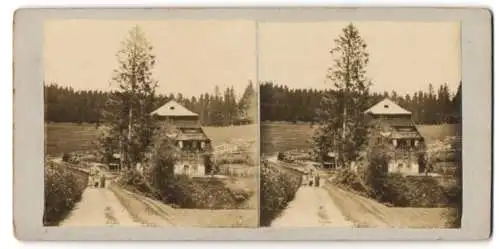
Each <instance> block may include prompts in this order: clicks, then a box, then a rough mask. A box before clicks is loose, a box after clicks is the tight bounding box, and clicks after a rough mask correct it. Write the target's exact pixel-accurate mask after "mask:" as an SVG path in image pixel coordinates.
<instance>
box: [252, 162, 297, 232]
mask: <svg viewBox="0 0 500 249" xmlns="http://www.w3.org/2000/svg"><path fill="white" fill-rule="evenodd" d="M301 181H302V176H301V174H300V173H298V172H293V171H291V170H286V169H281V168H278V167H275V166H271V165H266V164H263V165H262V164H261V170H260V217H259V218H260V225H262V226H269V225H270V224H271V222H272V221H273V220H274V219H275V218H276V217H277V216H278V215H279V214H280V213H281V212H282V211H283V210H284V209H285V208H286V206H287V205H288V203H289V202H290V201H292V200H293V198H294V197H295V193H296V192H297V190H298V189H299V187H300V184H301Z"/></svg>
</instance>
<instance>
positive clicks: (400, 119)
mask: <svg viewBox="0 0 500 249" xmlns="http://www.w3.org/2000/svg"><path fill="white" fill-rule="evenodd" d="M365 114H366V116H367V119H368V122H370V123H371V124H372V127H375V129H372V130H371V131H370V134H369V141H368V143H369V145H370V146H374V145H387V149H388V150H389V151H386V152H387V153H388V154H389V156H390V161H389V165H388V168H387V169H386V170H387V172H389V173H396V172H397V173H402V174H405V175H418V174H420V173H423V172H424V169H425V166H424V164H423V163H422V162H421V160H422V157H423V152H424V150H425V143H424V139H423V137H422V135H421V134H420V132H419V131H418V130H417V128H416V126H415V124H414V123H413V122H412V120H411V112H409V111H408V110H405V109H404V108H402V107H401V106H399V105H397V104H396V103H394V102H393V101H391V100H390V99H388V98H386V99H384V100H382V101H380V102H379V103H377V104H375V105H374V106H372V107H371V108H369V109H367V110H366V111H365Z"/></svg>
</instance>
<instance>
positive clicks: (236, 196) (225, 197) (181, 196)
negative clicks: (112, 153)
mask: <svg viewBox="0 0 500 249" xmlns="http://www.w3.org/2000/svg"><path fill="white" fill-rule="evenodd" d="M150 183H151V184H150ZM119 184H120V185H122V186H124V187H125V188H127V189H129V190H132V191H135V192H138V193H142V194H144V195H146V196H148V197H151V198H155V199H158V200H161V201H162V202H163V203H165V204H169V205H171V206H173V207H175V208H193V209H244V208H246V206H245V202H246V201H247V200H248V199H250V197H251V196H252V195H253V194H254V193H253V192H252V191H247V190H243V189H235V188H229V187H227V185H226V183H225V182H224V180H221V179H217V178H212V177H207V178H191V177H188V176H184V175H175V176H174V175H168V176H166V177H165V178H164V180H163V181H161V182H158V183H157V184H158V186H155V185H154V184H152V182H151V181H150V180H148V178H146V177H144V176H142V175H141V174H140V173H139V172H137V171H136V170H129V171H127V172H125V173H124V174H123V175H122V176H121V177H120V180H119Z"/></svg>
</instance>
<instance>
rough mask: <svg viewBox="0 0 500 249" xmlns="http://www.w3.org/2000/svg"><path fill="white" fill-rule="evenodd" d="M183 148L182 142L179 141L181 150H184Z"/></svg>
mask: <svg viewBox="0 0 500 249" xmlns="http://www.w3.org/2000/svg"><path fill="white" fill-rule="evenodd" d="M182 147H183V144H182V141H179V148H181V149H182Z"/></svg>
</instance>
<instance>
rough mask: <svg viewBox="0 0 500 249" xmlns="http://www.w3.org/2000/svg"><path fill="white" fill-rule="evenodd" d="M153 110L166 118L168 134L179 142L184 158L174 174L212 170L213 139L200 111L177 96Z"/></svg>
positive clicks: (202, 172)
mask: <svg viewBox="0 0 500 249" xmlns="http://www.w3.org/2000/svg"><path fill="white" fill-rule="evenodd" d="M151 114H152V115H153V116H154V117H155V119H156V120H157V121H160V122H162V126H164V127H165V128H166V129H165V132H166V134H165V135H166V136H168V137H170V138H171V139H173V140H174V141H175V143H176V149H177V150H178V152H179V155H180V158H179V160H178V161H177V162H176V164H175V165H174V169H173V170H174V174H184V175H189V176H203V175H206V174H208V173H210V172H211V170H212V169H211V164H210V157H211V155H212V151H213V149H212V145H211V140H210V139H209V138H208V137H207V135H206V134H205V132H204V131H203V128H202V127H201V124H200V121H199V117H198V114H196V113H194V112H192V111H190V110H188V109H187V108H185V107H184V106H182V105H181V104H179V103H177V102H175V101H173V100H172V101H170V102H168V103H166V104H165V105H163V106H161V107H160V108H158V109H156V110H155V111H153V112H152V113H151Z"/></svg>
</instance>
